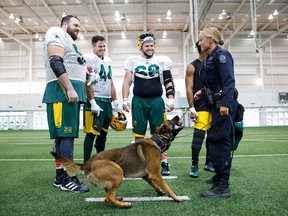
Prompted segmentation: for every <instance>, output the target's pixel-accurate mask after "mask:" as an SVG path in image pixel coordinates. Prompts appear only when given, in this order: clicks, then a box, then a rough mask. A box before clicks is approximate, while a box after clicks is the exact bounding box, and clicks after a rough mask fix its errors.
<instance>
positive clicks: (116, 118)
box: [110, 112, 128, 131]
mask: <svg viewBox="0 0 288 216" xmlns="http://www.w3.org/2000/svg"><path fill="white" fill-rule="evenodd" d="M127 123H128V120H127V118H126V116H125V114H124V113H123V112H115V113H113V115H112V119H111V123H110V127H111V128H112V129H113V130H115V131H124V130H125V129H126V127H127Z"/></svg>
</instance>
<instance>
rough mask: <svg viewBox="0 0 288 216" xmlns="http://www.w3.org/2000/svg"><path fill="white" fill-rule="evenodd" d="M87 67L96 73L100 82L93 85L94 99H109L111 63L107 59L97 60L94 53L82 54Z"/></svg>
mask: <svg viewBox="0 0 288 216" xmlns="http://www.w3.org/2000/svg"><path fill="white" fill-rule="evenodd" d="M84 59H85V60H86V64H87V66H91V67H92V70H93V71H94V72H95V73H98V74H99V76H100V80H99V81H98V82H97V83H95V84H94V85H93V88H94V97H102V98H111V78H112V66H111V65H112V61H111V59H110V58H108V57H104V58H103V59H101V58H99V57H98V56H97V55H95V54H94V53H90V54H84Z"/></svg>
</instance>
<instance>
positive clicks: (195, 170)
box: [189, 165, 199, 178]
mask: <svg viewBox="0 0 288 216" xmlns="http://www.w3.org/2000/svg"><path fill="white" fill-rule="evenodd" d="M189 175H190V177H192V178H197V177H198V176H199V173H198V166H197V165H193V166H192V167H191V171H190V174H189Z"/></svg>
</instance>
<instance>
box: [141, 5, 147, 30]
mask: <svg viewBox="0 0 288 216" xmlns="http://www.w3.org/2000/svg"><path fill="white" fill-rule="evenodd" d="M142 8H143V30H144V31H147V1H146V0H144V1H143V3H142Z"/></svg>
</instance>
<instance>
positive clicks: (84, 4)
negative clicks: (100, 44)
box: [81, 0, 101, 35]
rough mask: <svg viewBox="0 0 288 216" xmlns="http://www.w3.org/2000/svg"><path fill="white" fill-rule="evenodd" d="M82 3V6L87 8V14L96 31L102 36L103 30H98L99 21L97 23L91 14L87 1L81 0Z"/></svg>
mask: <svg viewBox="0 0 288 216" xmlns="http://www.w3.org/2000/svg"><path fill="white" fill-rule="evenodd" d="M81 3H82V6H83V7H84V8H85V10H86V12H87V14H88V15H89V17H90V19H91V20H92V22H93V23H94V25H93V26H95V29H96V32H97V34H99V35H100V34H101V30H100V29H99V28H98V26H97V21H96V19H95V18H94V16H93V14H92V13H91V11H90V9H89V8H88V6H87V4H86V2H85V0H81Z"/></svg>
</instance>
